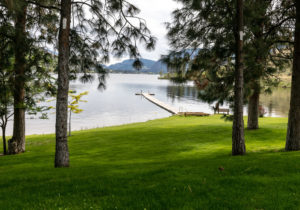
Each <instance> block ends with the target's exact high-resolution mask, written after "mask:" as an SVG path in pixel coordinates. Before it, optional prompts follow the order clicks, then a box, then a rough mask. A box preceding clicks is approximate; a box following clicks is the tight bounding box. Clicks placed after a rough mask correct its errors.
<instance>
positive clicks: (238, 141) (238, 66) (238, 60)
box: [232, 0, 246, 155]
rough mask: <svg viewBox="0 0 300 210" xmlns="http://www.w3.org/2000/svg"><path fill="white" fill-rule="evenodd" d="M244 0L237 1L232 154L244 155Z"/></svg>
mask: <svg viewBox="0 0 300 210" xmlns="http://www.w3.org/2000/svg"><path fill="white" fill-rule="evenodd" d="M243 9H244V8H243V0H237V1H236V21H237V22H236V27H235V42H236V53H235V80H234V83H235V87H234V114H233V126H232V155H244V154H245V153H246V147H245V136H244V118H243V117H244V116H243V104H244V103H243V101H244V100H243V96H244V93H243V91H244V72H243V71H244V63H243V62H244V61H243V59H244V58H243V37H244V20H243V19H244V15H243Z"/></svg>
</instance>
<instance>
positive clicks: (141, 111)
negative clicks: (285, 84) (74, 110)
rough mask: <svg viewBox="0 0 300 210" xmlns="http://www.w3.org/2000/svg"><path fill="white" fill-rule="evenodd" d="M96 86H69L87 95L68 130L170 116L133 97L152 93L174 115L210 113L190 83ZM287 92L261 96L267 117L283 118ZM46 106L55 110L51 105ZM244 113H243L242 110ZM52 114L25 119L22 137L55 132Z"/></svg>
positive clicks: (153, 79)
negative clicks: (179, 113) (45, 117)
mask: <svg viewBox="0 0 300 210" xmlns="http://www.w3.org/2000/svg"><path fill="white" fill-rule="evenodd" d="M97 86H98V82H97V80H95V81H94V82H93V83H87V84H82V83H80V82H79V81H75V82H72V83H71V84H70V89H71V90H75V91H76V92H77V93H81V92H84V91H89V94H88V95H86V96H84V97H83V98H82V99H83V100H87V101H88V102H87V103H80V104H79V108H81V109H83V110H84V111H83V112H82V113H80V114H72V130H82V129H89V128H97V127H105V126H112V125H122V124H128V123H134V122H144V121H147V120H153V119H158V118H164V117H169V116H171V114H170V113H168V112H167V111H165V110H163V109H161V108H159V107H157V106H156V105H154V104H152V103H151V102H149V101H147V100H146V99H144V98H143V97H141V96H136V95H135V93H137V92H140V91H141V90H143V91H144V92H150V93H154V94H155V96H154V97H156V98H157V99H159V100H160V101H162V102H164V103H166V104H169V105H171V106H173V107H175V108H176V109H177V110H178V111H195V112H206V113H213V110H212V108H211V107H212V106H213V105H214V104H212V105H210V104H207V103H205V102H202V101H201V100H199V99H198V98H197V95H198V91H197V89H196V88H195V87H194V86H193V83H188V84H185V85H176V84H173V83H171V82H170V81H168V80H159V79H158V75H147V74H110V75H109V77H108V79H107V88H106V90H104V91H99V90H98V89H97ZM289 95H290V89H278V90H274V92H273V94H271V95H262V97H261V101H262V104H263V106H264V107H265V110H266V111H267V116H272V117H286V116H287V113H288V108H289ZM47 105H49V106H51V105H54V106H55V102H49V103H47ZM245 111H247V110H245ZM54 112H55V110H51V111H49V113H48V117H49V119H46V120H42V119H39V117H38V116H34V117H33V116H27V117H26V118H27V119H26V134H46V133H54V132H55V113H54ZM11 134H12V122H10V124H9V125H8V135H11Z"/></svg>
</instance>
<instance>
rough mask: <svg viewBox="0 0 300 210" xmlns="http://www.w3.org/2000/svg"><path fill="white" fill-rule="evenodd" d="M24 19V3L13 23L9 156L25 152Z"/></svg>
mask: <svg viewBox="0 0 300 210" xmlns="http://www.w3.org/2000/svg"><path fill="white" fill-rule="evenodd" d="M26 18H27V5H26V4H25V3H24V4H23V5H22V7H21V9H20V10H17V12H16V22H15V41H14V44H15V66H14V72H15V78H14V124H13V136H12V139H10V140H9V141H8V151H9V154H18V153H22V152H25V69H26V34H25V32H26V31H25V29H26Z"/></svg>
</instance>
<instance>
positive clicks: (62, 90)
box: [55, 0, 71, 167]
mask: <svg viewBox="0 0 300 210" xmlns="http://www.w3.org/2000/svg"><path fill="white" fill-rule="evenodd" d="M60 16H61V19H60V29H59V55H58V90H57V100H56V126H55V129H56V148H55V167H69V150H68V137H67V134H68V91H69V54H70V48H69V39H70V22H71V20H70V17H71V0H62V1H61V11H60Z"/></svg>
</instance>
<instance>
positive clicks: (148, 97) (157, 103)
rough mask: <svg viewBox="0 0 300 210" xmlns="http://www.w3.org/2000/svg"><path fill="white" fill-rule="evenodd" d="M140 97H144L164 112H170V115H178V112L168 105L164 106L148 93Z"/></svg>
mask: <svg viewBox="0 0 300 210" xmlns="http://www.w3.org/2000/svg"><path fill="white" fill-rule="evenodd" d="M141 95H142V96H144V97H145V98H146V99H147V100H148V101H150V102H152V103H154V104H156V105H157V106H159V107H161V108H163V109H164V110H166V111H168V112H170V113H171V114H178V111H177V110H176V109H175V108H174V107H171V106H169V105H168V104H165V103H163V102H161V101H159V100H158V99H156V98H154V97H153V96H151V95H150V94H149V93H141Z"/></svg>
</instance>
